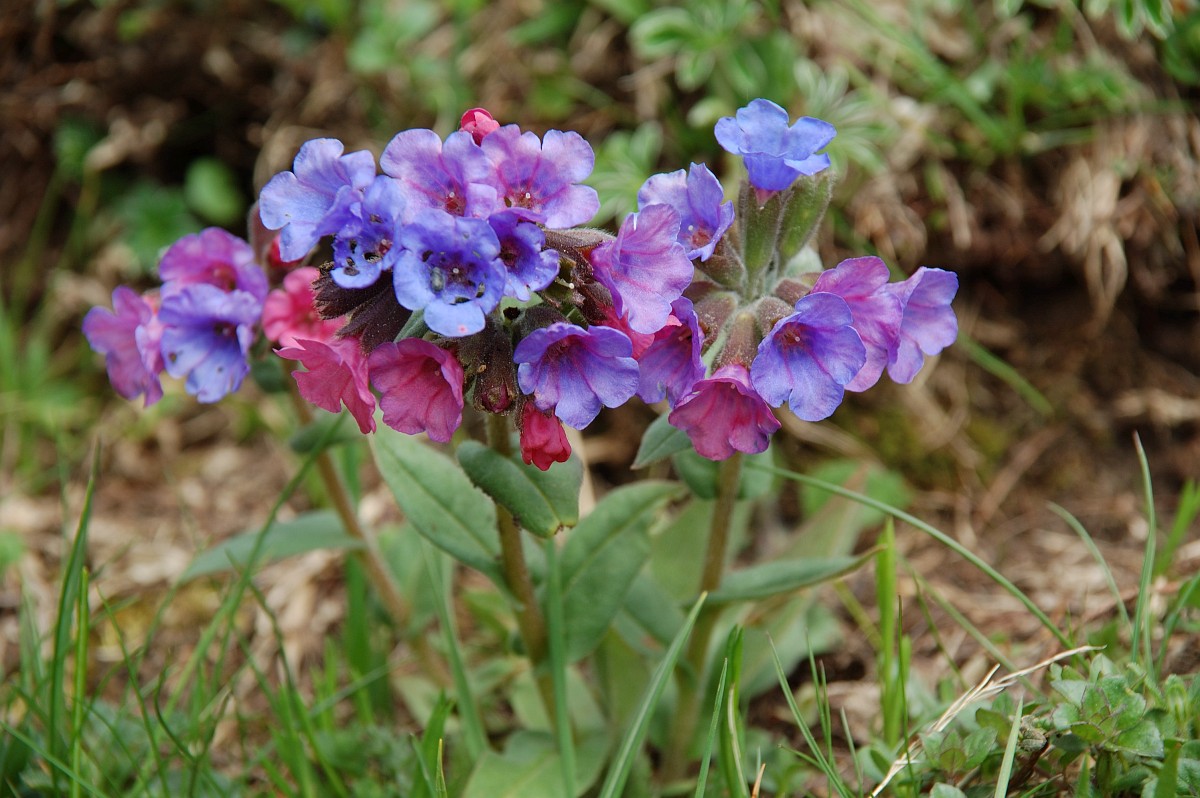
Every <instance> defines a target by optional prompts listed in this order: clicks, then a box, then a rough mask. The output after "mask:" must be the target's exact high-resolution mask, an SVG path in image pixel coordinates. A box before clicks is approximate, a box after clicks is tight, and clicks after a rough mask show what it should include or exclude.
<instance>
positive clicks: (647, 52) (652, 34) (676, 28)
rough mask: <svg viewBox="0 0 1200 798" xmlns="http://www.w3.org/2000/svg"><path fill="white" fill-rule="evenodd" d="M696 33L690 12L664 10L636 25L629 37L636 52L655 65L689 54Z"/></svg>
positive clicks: (646, 17) (645, 17)
mask: <svg viewBox="0 0 1200 798" xmlns="http://www.w3.org/2000/svg"><path fill="white" fill-rule="evenodd" d="M696 33H697V31H696V23H695V20H693V19H692V16H691V14H689V13H688V12H687V11H685V10H684V9H682V8H660V9H658V10H657V11H655V12H653V13H651V14H647V15H646V16H644V17H642V18H641V19H639V20H638V21H637V22H635V23H634V25H633V27H632V28H631V29H630V31H629V36H630V39H631V41H632V42H633V50H634V52H635V53H637V54H638V55H639V56H640V57H642V58H645V59H647V60H651V61H653V60H656V59H658V58H662V57H664V56H668V55H671V54H672V53H675V52H678V51H680V50H686V49H687V47H688V44H689V42H691V41H692V40H693V39H694V38H695V36H696Z"/></svg>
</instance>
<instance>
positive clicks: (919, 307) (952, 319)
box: [888, 266, 958, 383]
mask: <svg viewBox="0 0 1200 798" xmlns="http://www.w3.org/2000/svg"><path fill="white" fill-rule="evenodd" d="M889 290H890V291H891V292H892V293H893V295H894V296H896V297H897V298H898V299H899V300H900V301H901V302H902V303H903V305H904V316H903V320H902V321H901V323H900V340H899V345H898V346H897V348H896V353H895V355H894V356H893V357H892V359H891V360H890V361H889V362H888V376H890V377H891V378H892V379H893V380H895V381H896V382H899V383H909V382H912V380H913V378H914V377H916V376H917V372H918V371H920V370H921V366H922V365H924V363H925V356H933V355H936V354H938V353H939V352H941V351H942V350H943V349H945V348H946V347H947V346H949V345H950V344H952V343H954V341H955V339H956V338H957V337H958V317H957V316H955V314H954V308H952V307H951V306H950V303H951V302H952V301H953V300H954V295H955V294H956V293H958V275H956V274H954V272H948V271H944V270H942V269H930V268H926V267H924V266H922V267H921V268H919V269H917V270H916V272H914V273H913V275H912V276H911V277H909V278H908V279H907V280H905V281H904V282H902V283H894V284H893V285H891V286H889Z"/></svg>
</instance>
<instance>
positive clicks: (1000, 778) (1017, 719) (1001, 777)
mask: <svg viewBox="0 0 1200 798" xmlns="http://www.w3.org/2000/svg"><path fill="white" fill-rule="evenodd" d="M1024 707H1025V702H1024V700H1022V699H1018V700H1017V711H1016V712H1015V713H1014V714H1013V723H1012V728H1010V729H1009V730H1008V742H1007V743H1006V744H1005V746H1004V758H1003V759H1001V760H1000V770H999V772H997V773H996V792H995V798H1005V796H1006V795H1008V780H1009V779H1010V778H1012V768H1013V761H1014V760H1015V759H1016V758H1017V741H1018V740H1019V739H1020V738H1021V712H1022V710H1023V709H1024Z"/></svg>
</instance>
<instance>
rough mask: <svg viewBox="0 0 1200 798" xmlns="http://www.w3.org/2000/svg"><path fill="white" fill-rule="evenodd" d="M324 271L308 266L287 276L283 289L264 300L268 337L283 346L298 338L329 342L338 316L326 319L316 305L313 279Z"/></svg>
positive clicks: (336, 324) (263, 314)
mask: <svg viewBox="0 0 1200 798" xmlns="http://www.w3.org/2000/svg"><path fill="white" fill-rule="evenodd" d="M320 276H321V272H320V271H318V270H317V269H314V268H313V267H312V266H305V267H302V268H299V269H296V270H295V271H293V272H291V273H290V274H288V276H287V277H284V278H283V288H277V289H275V290H274V291H272V292H271V293H269V294H267V299H266V301H265V302H264V303H263V313H262V327H263V332H264V333H265V334H266V336H267V338H269V339H270V340H272V341H277V342H279V343H280V344H282V345H283V346H295V343H296V340H297V339H299V338H303V339H306V340H309V341H329V340H330V339H332V338H333V335H334V333H336V332H337V330H338V326H339V324H340V322H339V321H338V320H337V319H322V318H321V316H320V314H318V313H317V309H316V307H315V306H314V304H313V298H314V297H315V295H316V294H315V292H314V291H313V287H312V284H313V282H314V281H315V280H316V279H317V278H318V277H320Z"/></svg>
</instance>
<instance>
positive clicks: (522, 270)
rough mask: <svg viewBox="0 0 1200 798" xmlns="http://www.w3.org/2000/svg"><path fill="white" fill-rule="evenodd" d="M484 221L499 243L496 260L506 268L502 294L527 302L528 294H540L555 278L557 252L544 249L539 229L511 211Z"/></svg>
mask: <svg viewBox="0 0 1200 798" xmlns="http://www.w3.org/2000/svg"><path fill="white" fill-rule="evenodd" d="M487 221H488V224H490V225H491V226H492V230H493V231H494V232H495V233H496V238H497V239H498V240H499V241H500V260H502V261H504V266H505V268H506V269H507V274H506V277H505V281H504V295H505V296H510V297H513V298H514V299H517V300H518V301H520V302H528V301H529V299H530V297H531V296H532V295H533V294H532V292H534V291H541V290H542V289H543V288H545V287H546V286H548V285H550V283H552V282H554V278H555V277H557V276H558V261H559V254H558V252H557V251H556V250H553V249H546V235H545V233H543V232H542V230H541V228H540V227H538V226H537V225H536V224H534V223H533V222H527V221H524V220H523V219H522V218H521V216H520V215H518V214H517V213H516V212H514V211H501V212H499V213H493V214H492V215H491V216H489V217H488V220H487Z"/></svg>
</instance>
